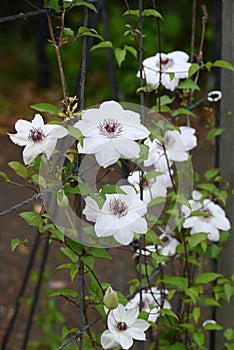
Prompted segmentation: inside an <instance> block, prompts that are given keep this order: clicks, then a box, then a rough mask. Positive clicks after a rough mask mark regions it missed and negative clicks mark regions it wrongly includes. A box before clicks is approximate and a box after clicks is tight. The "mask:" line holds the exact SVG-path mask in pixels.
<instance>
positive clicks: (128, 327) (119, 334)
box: [101, 304, 150, 349]
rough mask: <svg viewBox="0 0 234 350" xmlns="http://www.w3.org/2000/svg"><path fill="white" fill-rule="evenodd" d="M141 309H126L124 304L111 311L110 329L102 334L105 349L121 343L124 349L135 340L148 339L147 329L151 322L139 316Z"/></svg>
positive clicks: (109, 316) (108, 322)
mask: <svg viewBox="0 0 234 350" xmlns="http://www.w3.org/2000/svg"><path fill="white" fill-rule="evenodd" d="M138 316H139V309H138V308H134V309H132V310H126V309H125V307H124V306H123V305H122V304H119V305H118V307H117V308H116V309H114V310H112V311H110V313H109V315H108V318H107V326H108V330H105V331H104V332H103V333H102V336H101V344H102V347H103V349H112V348H113V347H115V346H118V345H120V346H121V348H122V349H130V348H131V346H132V345H133V339H134V340H146V335H145V331H146V330H147V329H148V328H149V326H150V324H149V323H148V322H147V321H145V320H141V319H139V318H138Z"/></svg>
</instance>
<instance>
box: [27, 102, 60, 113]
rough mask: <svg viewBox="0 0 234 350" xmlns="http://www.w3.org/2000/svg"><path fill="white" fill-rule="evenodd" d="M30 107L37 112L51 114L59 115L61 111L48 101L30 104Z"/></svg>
mask: <svg viewBox="0 0 234 350" xmlns="http://www.w3.org/2000/svg"><path fill="white" fill-rule="evenodd" d="M30 107H31V108H33V109H35V110H36V111H38V112H44V113H49V114H52V115H59V113H61V110H60V109H59V108H58V107H56V106H54V105H52V104H50V103H37V104H35V105H31V106H30Z"/></svg>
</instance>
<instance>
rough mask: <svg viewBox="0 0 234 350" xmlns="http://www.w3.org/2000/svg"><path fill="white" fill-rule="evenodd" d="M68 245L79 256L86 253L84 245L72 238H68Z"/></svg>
mask: <svg viewBox="0 0 234 350" xmlns="http://www.w3.org/2000/svg"><path fill="white" fill-rule="evenodd" d="M66 244H67V245H68V246H69V247H70V248H71V250H72V251H73V252H74V253H76V254H78V255H81V254H83V253H84V245H83V244H81V243H79V242H77V241H74V240H73V239H71V238H68V237H66Z"/></svg>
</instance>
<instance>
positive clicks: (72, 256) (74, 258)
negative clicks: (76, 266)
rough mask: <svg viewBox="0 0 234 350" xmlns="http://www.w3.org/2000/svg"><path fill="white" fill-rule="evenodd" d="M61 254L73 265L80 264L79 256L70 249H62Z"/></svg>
mask: <svg viewBox="0 0 234 350" xmlns="http://www.w3.org/2000/svg"><path fill="white" fill-rule="evenodd" d="M60 250H61V252H63V254H64V255H66V256H67V257H68V258H69V259H70V260H71V261H72V262H73V263H77V262H78V256H77V255H76V254H75V253H74V252H73V251H72V250H71V249H70V248H69V247H61V248H60Z"/></svg>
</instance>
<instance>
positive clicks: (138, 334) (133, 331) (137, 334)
mask: <svg viewBox="0 0 234 350" xmlns="http://www.w3.org/2000/svg"><path fill="white" fill-rule="evenodd" d="M147 323H148V322H147ZM127 332H128V334H129V336H130V337H132V338H133V339H136V340H146V335H145V333H144V331H142V330H141V329H139V328H136V327H130V328H129V329H128V330H127Z"/></svg>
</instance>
